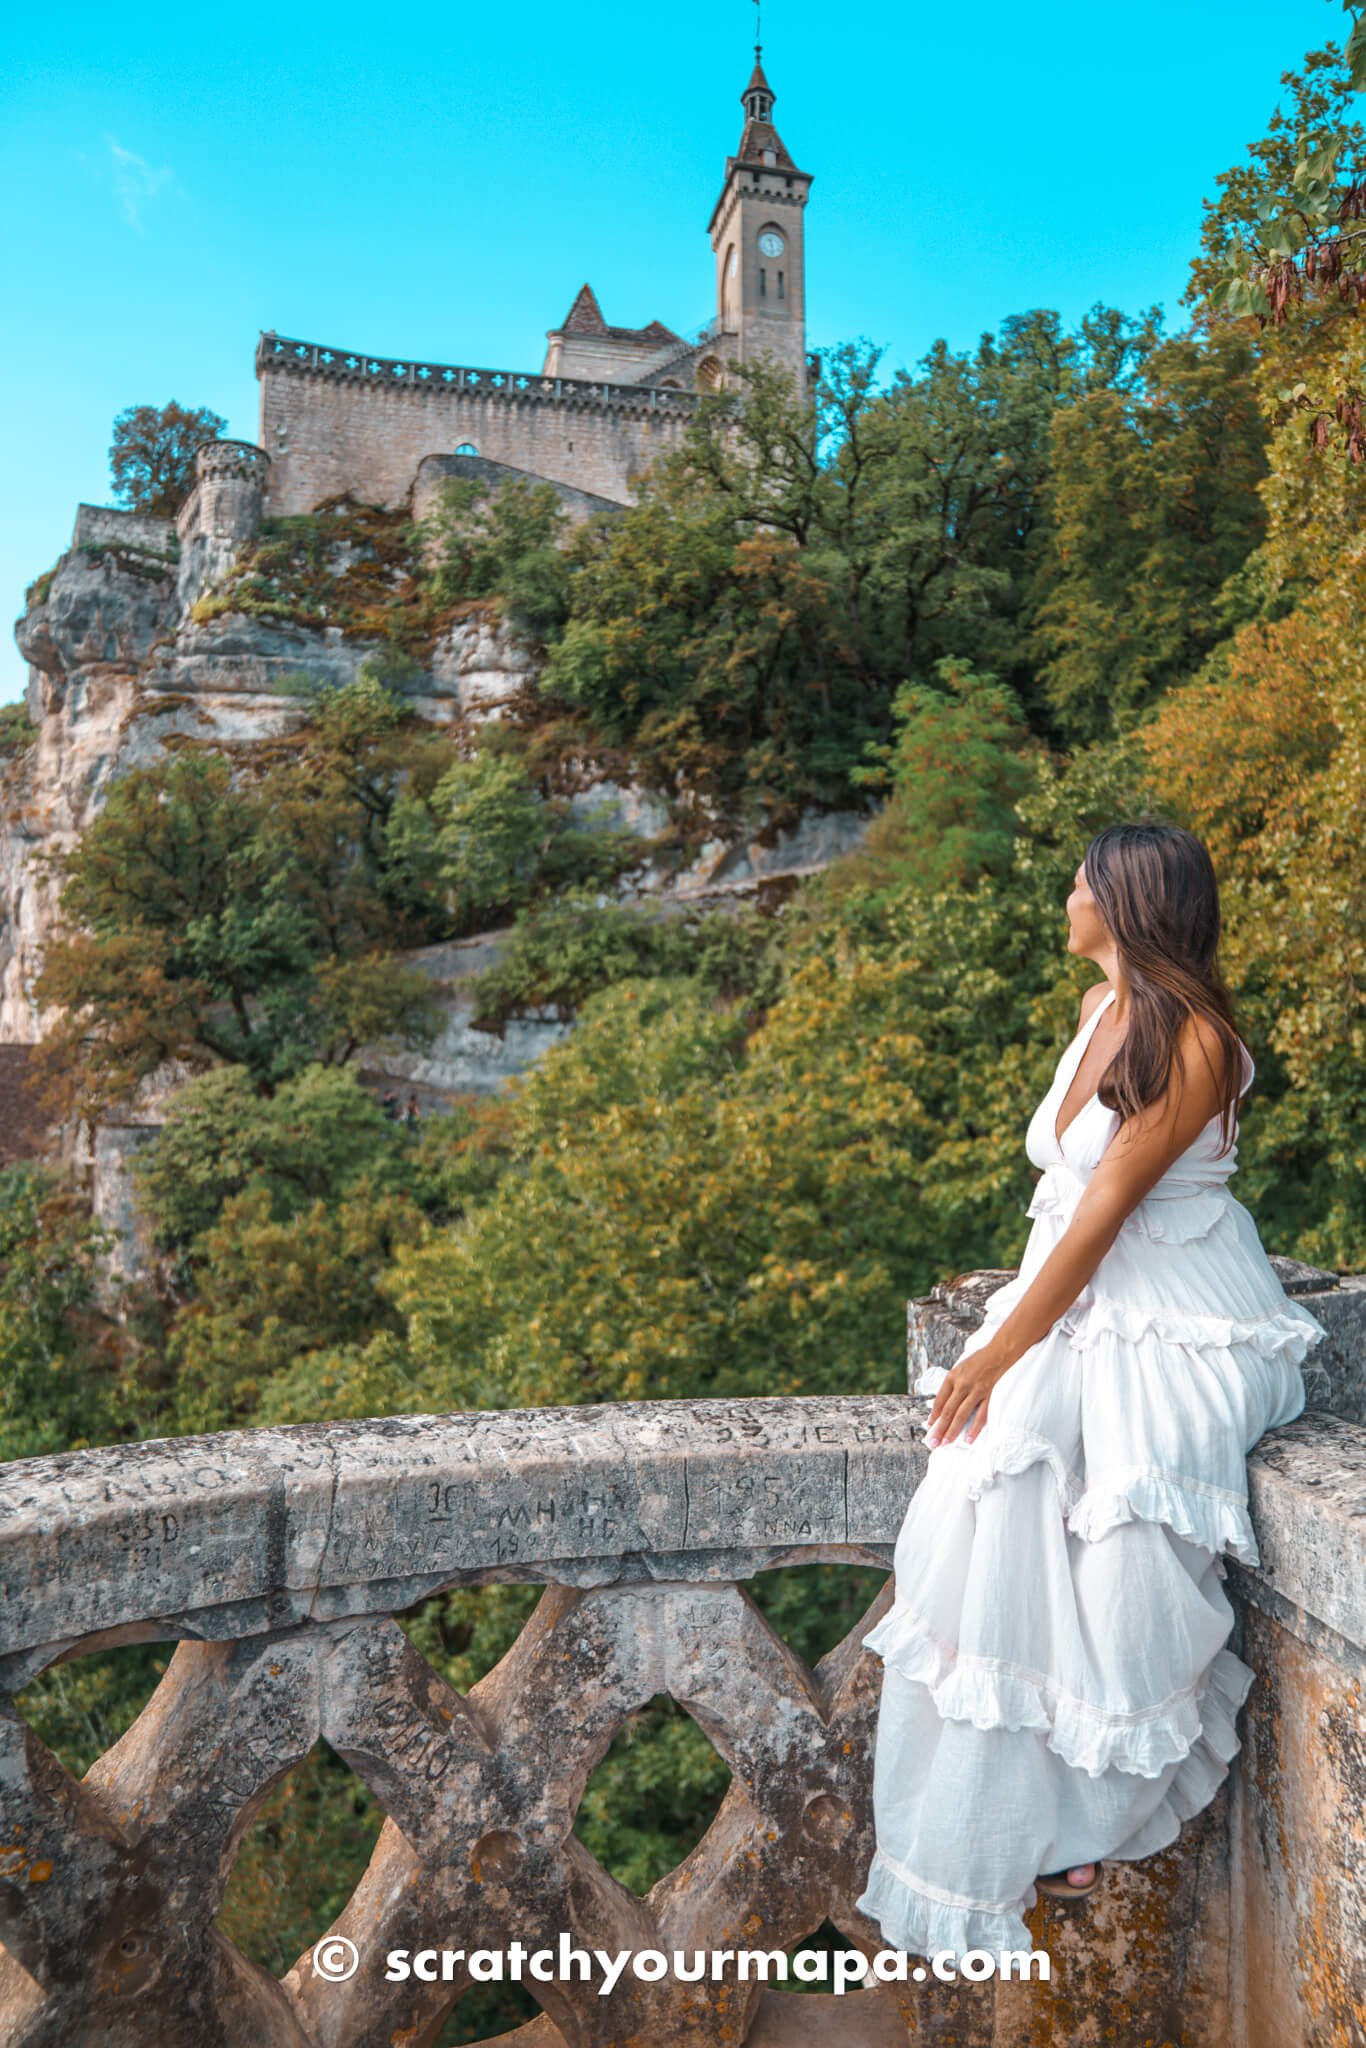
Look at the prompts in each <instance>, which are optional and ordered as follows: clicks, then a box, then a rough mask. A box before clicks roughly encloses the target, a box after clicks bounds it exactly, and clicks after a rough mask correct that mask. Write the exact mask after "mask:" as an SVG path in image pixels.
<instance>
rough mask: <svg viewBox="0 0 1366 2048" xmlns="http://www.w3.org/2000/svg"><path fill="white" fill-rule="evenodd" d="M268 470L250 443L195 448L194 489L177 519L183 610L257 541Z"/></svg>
mask: <svg viewBox="0 0 1366 2048" xmlns="http://www.w3.org/2000/svg"><path fill="white" fill-rule="evenodd" d="M269 468H270V457H269V456H268V455H267V454H266V451H265V449H264V448H258V447H257V446H256V444H255V442H254V441H201V442H200V444H199V446H198V448H196V450H195V456H194V471H195V483H194V489H193V490H192V491H191V492H190V495H189V497H188V498H187V499H186V500H185V503H184V504H183V505H182V506H181V508H180V515H179V517H178V518H177V520H176V531H177V532H178V534H179V535H180V575H179V579H178V584H177V593H178V596H179V598H180V603H181V607H182V609H183V608H185V607H187V606H189V605H191V604H193V603H194V600H195V598H196V597H198V595H199V593H200V591H201V590H203V589H204V587H205V585H206V584H208V583H212V582H215V581H216V580H217V578H218V577H220V576H221V575H222V574H223V572H224V570H225V569H227V568H228V566H229V564H230V563H231V562H232V559H233V557H234V556H235V555H236V553H237V551H238V549H239V548H240V547H242V546H243V545H244V543H245V542H247V541H249V540H254V539H255V538H256V535H257V534H258V533H259V531H260V528H261V512H262V506H263V503H264V499H265V488H266V472H267V471H268V469H269Z"/></svg>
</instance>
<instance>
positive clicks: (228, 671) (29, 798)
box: [0, 442, 866, 1266]
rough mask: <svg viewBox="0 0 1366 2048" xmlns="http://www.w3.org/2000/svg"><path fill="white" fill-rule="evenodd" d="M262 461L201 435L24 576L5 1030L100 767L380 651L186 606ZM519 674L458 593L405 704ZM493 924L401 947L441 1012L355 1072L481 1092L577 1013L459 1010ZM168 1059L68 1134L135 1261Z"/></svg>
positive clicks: (695, 899) (773, 869)
mask: <svg viewBox="0 0 1366 2048" xmlns="http://www.w3.org/2000/svg"><path fill="white" fill-rule="evenodd" d="M264 463H265V457H264V455H263V454H262V451H260V450H259V449H254V448H252V447H250V446H249V445H248V444H244V443H237V442H232V443H212V444H206V446H205V448H203V449H201V450H200V459H199V478H198V482H197V484H196V487H195V491H194V493H193V494H192V496H191V498H190V499H189V500H188V501H187V504H186V506H185V507H184V509H183V510H182V512H181V514H180V517H179V520H178V521H177V522H174V523H173V522H171V521H170V520H164V519H153V518H148V517H145V516H143V515H140V514H135V513H129V512H120V511H116V510H112V509H110V508H108V507H103V506H89V505H83V506H81V507H80V508H79V511H78V514H77V519H76V528H75V532H74V534H73V536H72V544H71V547H70V548H69V549H68V551H67V553H66V554H64V555H63V556H62V558H61V560H60V561H59V562H58V564H57V566H56V568H55V569H54V570H53V571H52V572H51V573H50V574H49V575H47V576H45V577H42V578H40V579H39V581H38V583H37V584H35V586H34V587H33V590H32V592H31V593H30V602H29V606H28V609H27V611H26V612H25V615H24V617H23V618H22V619H20V620H19V622H18V624H17V626H16V628H15V634H16V638H17V640H18V643H19V646H20V649H21V651H22V652H23V654H24V655H25V657H26V659H27V660H28V662H29V665H30V668H29V674H30V681H29V690H28V713H29V717H30V720H31V721H32V724H33V728H34V730H33V737H32V740H31V743H30V744H29V745H28V746H27V747H26V748H25V749H24V750H23V751H21V752H19V753H12V754H10V755H8V756H0V1044H12V1045H23V1044H31V1043H33V1042H35V1041H36V1040H38V1039H39V1038H41V1037H43V1036H44V1034H45V1032H46V1031H47V1030H48V1029H49V1028H50V1027H51V1025H52V1023H53V1022H54V1017H53V1015H52V1014H51V1013H48V1014H44V1013H43V1012H42V1010H41V1009H40V1007H39V1005H38V1003H37V1001H36V999H35V996H34V993H33V989H34V982H35V979H36V976H37V974H38V971H39V969H40V967H41V964H42V958H43V950H44V946H45V944H46V942H47V940H48V938H49V935H50V934H51V933H52V932H53V930H54V929H55V927H56V923H57V917H58V897H59V893H60V883H59V882H58V880H57V879H56V878H55V877H53V876H51V875H50V874H47V873H45V872H44V869H43V866H42V862H41V857H42V856H43V855H45V854H50V853H53V852H55V851H57V850H59V849H64V848H67V847H69V846H71V845H73V844H74V843H75V842H76V841H77V840H78V839H79V837H80V835H81V834H82V832H83V831H84V830H85V829H86V827H87V826H88V825H89V824H90V822H91V820H92V819H93V818H94V816H95V815H96V813H97V812H98V811H99V809H100V808H101V806H102V804H103V802H104V800H105V795H106V792H107V791H108V789H109V786H110V784H111V782H113V781H114V780H115V779H116V778H117V777H118V776H120V775H123V774H126V773H127V772H128V771H129V770H130V769H132V768H134V767H137V766H139V765H142V764H144V763H146V762H149V761H151V760H153V759H154V758H155V757H156V756H157V755H158V754H159V753H161V752H162V751H163V750H164V748H165V745H166V743H167V741H168V740H170V739H172V737H173V736H181V737H187V738H193V739H196V740H200V741H204V742H208V743H210V744H213V745H218V746H223V747H225V748H241V747H250V746H252V745H255V744H259V743H261V742H263V741H268V740H274V739H278V738H279V737H280V736H281V735H283V734H287V733H289V732H290V731H292V730H294V729H296V728H297V727H298V726H299V725H300V724H301V723H302V722H303V721H304V720H305V719H306V717H307V716H308V710H307V705H306V702H305V701H304V700H303V699H302V698H301V697H300V696H299V695H298V694H297V688H296V687H292V686H291V679H296V678H297V677H298V676H299V675H300V673H301V672H304V673H307V674H309V675H310V676H313V677H316V678H319V679H321V680H323V681H324V682H326V683H327V684H329V685H332V686H337V685H340V684H343V683H346V682H349V681H352V680H353V679H354V678H355V677H356V676H357V675H358V674H359V672H360V669H361V666H362V664H363V662H364V661H365V660H366V658H367V656H369V655H371V654H374V653H376V652H378V651H379V643H378V642H376V641H374V640H366V639H363V638H360V637H358V636H357V635H355V634H350V633H347V632H345V631H344V630H343V628H342V627H341V626H340V625H309V624H304V623H298V622H295V621H292V620H290V619H288V618H278V617H263V616H259V615H254V614H252V615H249V614H248V613H246V612H244V611H238V610H231V609H224V608H222V606H221V604H220V605H218V606H200V607H198V609H199V610H200V613H201V616H200V617H199V618H196V617H195V610H196V603H197V600H198V599H199V598H200V597H202V596H205V595H207V594H210V593H219V594H222V593H223V592H224V591H225V586H226V580H227V579H228V578H229V577H230V575H231V572H232V570H233V567H234V564H235V562H236V559H237V557H238V554H239V551H240V550H241V548H242V547H243V546H244V545H245V544H247V543H249V542H250V541H251V540H252V539H253V538H254V536H255V534H256V531H257V527H258V525H259V521H260V505H261V495H262V477H263V473H264V472H263V465H264ZM206 612H211V613H212V614H213V615H212V616H204V615H203V614H204V613H206ZM535 678H536V655H535V652H534V650H533V649H532V648H531V647H530V646H529V645H528V644H527V643H526V642H525V641H523V640H522V639H520V638H519V637H518V636H517V635H516V634H514V633H512V632H510V631H509V630H507V629H506V628H504V627H503V626H502V624H501V623H500V621H499V619H498V617H497V614H496V610H495V609H494V608H493V607H491V606H471V607H468V608H466V610H465V613H464V615H462V616H459V617H457V618H456V619H455V620H454V621H453V622H452V623H451V624H450V626H449V627H448V628H447V629H446V631H445V632H444V633H443V634H442V635H441V637H440V638H439V639H438V640H437V642H436V644H435V646H434V648H433V650H432V653H431V657H430V659H429V661H428V663H427V665H426V668H425V669H424V671H423V672H422V673H420V674H419V675H418V676H416V677H415V678H414V679H413V681H412V683H411V684H410V685H409V686H408V688H409V691H410V694H411V701H412V704H413V709H414V710H415V711H416V712H417V713H418V715H419V716H421V717H423V718H425V719H427V720H429V721H430V722H432V723H433V724H440V725H456V724H464V725H465V726H467V727H468V726H471V725H477V724H479V723H481V722H483V721H484V720H486V719H489V718H498V717H501V716H503V715H505V713H506V710H507V708H508V707H509V706H510V705H511V704H512V702H513V701H514V700H515V699H517V698H518V697H519V696H520V695H523V694H524V693H525V692H526V691H527V690H528V689H531V688H534V684H535ZM569 766H570V767H571V769H572V779H573V782H574V785H575V787H574V793H573V794H572V796H571V797H570V802H571V804H572V807H573V809H574V810H575V811H576V812H577V813H579V815H580V816H581V817H582V818H583V819H584V821H585V822H588V821H590V820H591V821H593V822H595V823H596V824H597V825H598V826H599V827H600V828H602V829H618V830H619V829H629V830H631V831H634V832H635V833H637V834H639V835H640V836H641V837H642V838H646V839H650V838H653V837H656V836H658V835H660V834H664V833H666V831H667V828H668V827H669V825H670V823H671V820H670V817H669V814H668V811H667V809H666V808H665V806H664V805H663V804H662V803H661V802H659V801H658V799H656V798H655V797H653V796H651V795H649V794H647V793H645V792H642V791H640V790H637V789H634V788H632V787H631V786H630V784H629V783H628V782H625V781H622V780H620V779H613V774H612V771H611V770H610V769H609V768H608V766H607V765H606V764H605V763H603V762H601V761H596V760H594V759H592V758H591V757H584V758H582V759H579V760H576V761H574V762H573V763H571V764H569ZM619 774H620V770H619V769H618V770H617V775H618V776H619ZM865 827H866V820H865V819H864V818H862V817H860V816H858V815H855V814H843V813H829V814H825V815H822V816H810V817H807V818H804V819H803V820H801V822H800V823H799V824H798V825H797V826H796V827H795V828H794V829H792V830H790V831H787V832H784V833H781V834H778V835H776V836H775V835H765V837H764V839H763V840H762V841H760V840H755V841H753V842H741V843H735V842H733V841H730V840H726V839H724V838H721V837H717V838H715V839H713V840H711V841H709V842H707V843H706V844H705V845H704V846H703V847H702V848H701V849H700V851H699V852H698V853H696V854H695V856H693V857H692V858H691V859H690V860H689V861H688V862H687V864H686V865H681V864H680V856H679V853H678V850H677V848H676V847H674V848H671V849H668V850H667V851H665V852H661V853H660V855H659V857H658V858H653V857H649V858H646V859H644V860H643V861H642V864H641V866H640V867H639V868H638V869H637V870H635V871H633V872H632V873H631V874H630V875H627V876H625V877H623V878H622V880H621V881H620V882H619V883H618V884H617V889H616V894H617V895H618V896H619V897H620V898H622V899H623V900H634V901H636V902H638V903H640V904H642V906H644V907H647V908H649V909H650V911H651V912H652V913H653V914H657V915H662V914H669V913H671V912H679V911H682V910H685V909H691V910H695V909H697V908H698V907H700V906H703V905H706V904H708V903H714V904H716V905H724V904H727V903H737V902H738V901H742V900H743V899H744V898H745V897H746V896H750V895H752V894H753V893H754V892H755V891H756V890H757V889H759V888H760V887H761V886H762V885H764V884H766V883H769V882H771V881H775V880H782V879H784V878H794V879H795V878H796V877H799V876H801V875H804V874H809V873H812V872H814V871H815V870H817V869H819V868H821V867H824V866H826V865H827V864H828V863H829V862H830V861H831V860H833V859H835V858H836V857H837V856H838V855H839V854H841V853H843V852H845V851H846V850H848V849H849V848H850V847H852V846H854V845H855V844H857V842H858V840H859V839H860V838H861V836H862V834H863V831H864V830H865ZM505 937H506V934H505V933H503V932H490V933H486V934H483V935H481V936H480V937H479V938H476V939H472V940H466V941H463V942H460V943H458V944H453V945H447V946H437V947H430V948H427V949H425V950H424V952H423V953H421V954H418V955H415V956H414V964H416V965H420V966H424V967H426V968H427V969H428V971H429V972H430V973H431V974H432V976H433V979H434V980H435V981H436V983H437V984H438V988H439V992H440V995H441V998H442V1001H443V1003H444V1005H445V1007H446V1010H447V1013H448V1019H449V1021H448V1024H447V1026H446V1028H445V1029H444V1030H443V1032H442V1033H441V1035H440V1037H439V1038H438V1040H437V1042H436V1043H435V1044H434V1045H433V1046H432V1047H431V1048H430V1050H429V1051H428V1052H427V1053H425V1054H423V1055H421V1056H419V1055H415V1054H414V1055H390V1054H385V1055H384V1056H382V1057H379V1056H377V1057H375V1058H365V1059H363V1060H362V1063H361V1064H362V1070H363V1071H364V1072H365V1073H366V1076H367V1079H369V1080H370V1081H371V1082H372V1083H373V1084H375V1085H378V1086H383V1085H393V1086H397V1087H398V1088H399V1089H400V1090H401V1091H402V1092H403V1094H404V1095H405V1096H406V1095H407V1094H408V1093H415V1094H416V1095H417V1096H418V1099H419V1103H420V1105H421V1106H423V1107H424V1108H425V1107H429V1106H432V1105H434V1104H437V1103H440V1102H443V1101H446V1100H449V1098H450V1097H451V1096H452V1095H453V1094H456V1093H467V1092H472V1093H489V1092H492V1091H493V1090H495V1089H497V1088H499V1087H501V1086H502V1085H503V1083H504V1082H505V1081H506V1079H507V1078H508V1077H509V1076H510V1075H512V1074H515V1073H517V1072H519V1071H521V1069H523V1068H524V1067H526V1066H527V1065H528V1064H530V1063H531V1062H532V1061H533V1060H535V1059H537V1058H538V1057H539V1056H540V1054H541V1053H542V1052H543V1051H545V1050H546V1048H547V1047H548V1046H550V1045H552V1044H554V1043H555V1042H556V1041H557V1040H558V1039H560V1038H562V1037H563V1036H564V1035H565V1033H566V1032H567V1031H568V1030H570V1029H571V1028H572V1025H571V1024H570V1023H568V1022H566V1021H564V1020H563V1019H561V1018H559V1017H557V1016H554V1015H551V1014H543V1015H532V1016H527V1017H523V1018H519V1019H514V1020H512V1021H511V1022H510V1023H509V1024H508V1025H507V1027H506V1028H505V1030H504V1031H503V1032H502V1033H497V1032H490V1031H481V1030H476V1029H475V1028H474V1026H473V1024H472V1021H471V1019H472V1016H473V1008H474V1006H473V1001H472V998H470V997H469V996H468V995H466V994H464V993H463V992H462V986H461V985H462V983H463V982H465V981H467V980H468V978H469V977H470V976H471V975H473V974H474V973H476V972H478V971H480V970H481V969H483V968H484V967H486V966H487V965H489V964H490V963H491V961H492V960H493V959H494V958H495V957H496V955H497V953H498V951H499V949H500V947H501V945H502V944H503V942H504V940H505ZM178 1078H179V1077H178V1076H176V1075H173V1074H172V1073H171V1072H170V1071H169V1070H168V1071H167V1073H166V1075H165V1077H164V1083H163V1082H162V1081H161V1079H160V1078H159V1077H153V1078H152V1080H151V1081H150V1082H149V1083H148V1084H145V1086H144V1088H143V1090H141V1091H140V1094H139V1100H138V1102H137V1103H136V1104H130V1105H129V1106H128V1109H127V1112H126V1114H125V1115H123V1116H121V1117H118V1118H110V1119H108V1120H106V1122H105V1124H104V1125H102V1126H101V1129H100V1130H99V1131H98V1132H96V1133H94V1134H93V1136H92V1138H91V1139H90V1141H89V1147H88V1149H87V1150H84V1153H83V1156H84V1160H85V1163H86V1165H87V1166H88V1167H89V1170H90V1172H91V1174H92V1180H93V1186H94V1193H95V1199H96V1204H97V1208H98V1210H99V1213H100V1214H101V1216H102V1217H103V1218H104V1219H105V1220H106V1221H108V1222H109V1223H110V1224H111V1225H113V1226H114V1227H115V1228H116V1229H117V1230H118V1231H119V1233H120V1235H121V1237H122V1239H123V1242H124V1245H125V1250H126V1252H127V1255H128V1259H129V1261H130V1262H131V1265H132V1266H137V1265H139V1264H140V1263H141V1253H140V1248H139V1247H138V1245H137V1243H136V1231H135V1227H134V1219H133V1210H132V1204H131V1200H130V1191H129V1185H128V1182H127V1176H126V1173H125V1170H124V1166H125V1162H126V1160H127V1158H128V1157H129V1155H130V1154H131V1153H132V1152H133V1151H134V1150H136V1149H137V1147H138V1145H139V1144H141V1143H142V1142H144V1141H145V1139H146V1137H147V1136H148V1135H150V1134H151V1132H153V1131H154V1130H155V1129H156V1128H157V1126H158V1125H159V1123H160V1121H161V1117H162V1114H163V1104H164V1101H165V1099H166V1096H167V1095H168V1094H169V1093H170V1092H171V1091H172V1089H173V1087H174V1086H175V1085H176V1084H177V1081H178ZM75 1142H76V1140H75V1139H74V1137H72V1138H71V1140H70V1143H71V1144H72V1145H74V1144H75ZM80 1142H81V1144H82V1146H83V1147H84V1146H85V1145H86V1140H85V1139H84V1138H83V1139H81V1141H80Z"/></svg>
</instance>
